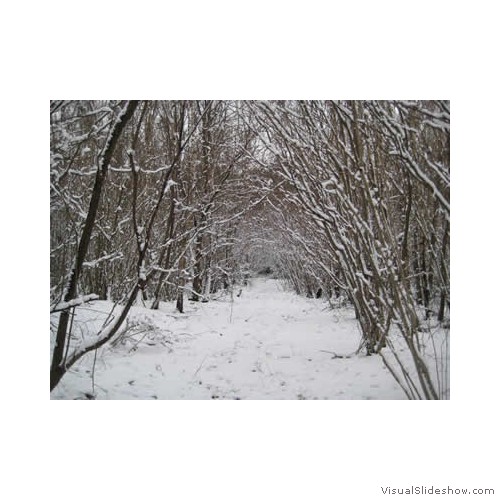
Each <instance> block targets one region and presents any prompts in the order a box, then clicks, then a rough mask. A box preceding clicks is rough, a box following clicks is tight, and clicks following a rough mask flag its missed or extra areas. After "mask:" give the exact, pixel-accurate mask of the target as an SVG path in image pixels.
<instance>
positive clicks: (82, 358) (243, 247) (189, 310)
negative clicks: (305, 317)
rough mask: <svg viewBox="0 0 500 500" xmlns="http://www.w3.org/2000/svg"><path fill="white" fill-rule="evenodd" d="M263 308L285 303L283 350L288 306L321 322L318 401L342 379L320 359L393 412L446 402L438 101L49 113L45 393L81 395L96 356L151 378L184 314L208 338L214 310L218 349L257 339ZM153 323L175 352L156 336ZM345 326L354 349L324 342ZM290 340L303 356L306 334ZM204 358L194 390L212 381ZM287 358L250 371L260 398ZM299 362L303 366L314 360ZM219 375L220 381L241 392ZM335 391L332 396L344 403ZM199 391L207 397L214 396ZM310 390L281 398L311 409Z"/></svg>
mask: <svg viewBox="0 0 500 500" xmlns="http://www.w3.org/2000/svg"><path fill="white" fill-rule="evenodd" d="M252 287H253V288H252ZM252 290H253V292H252ZM252 293H253V295H252ZM280 293H281V294H286V295H280V297H282V302H279V303H278V298H277V297H278V294H280ZM275 294H276V302H273V300H274V299H273V297H274V295H275ZM259 297H260V299H259ZM263 297H264V298H265V300H268V301H269V303H270V304H274V306H273V307H275V308H278V307H285V308H286V307H287V305H286V304H289V305H290V304H292V305H291V306H290V308H289V310H288V309H287V311H288V312H286V314H285V313H283V314H281V316H280V318H284V320H283V321H282V323H280V325H279V328H277V329H278V330H279V335H280V348H283V346H286V343H287V328H288V327H290V328H291V329H292V328H298V325H299V324H300V311H298V307H299V306H300V307H301V308H302V310H303V311H305V313H304V314H306V313H307V314H309V315H310V320H311V321H314V320H315V318H318V317H319V316H320V315H321V318H323V319H322V323H321V328H322V329H323V330H324V332H326V329H329V330H328V332H327V333H328V335H326V334H325V342H326V344H325V345H322V346H321V347H325V346H326V349H321V350H320V349H317V348H316V349H315V351H314V352H315V353H316V352H317V351H321V352H322V353H323V355H325V353H328V359H326V358H325V360H324V367H325V372H324V377H323V379H322V384H323V387H326V386H327V385H328V384H329V383H332V384H334V383H335V381H334V379H335V376H336V375H335V374H336V373H337V374H338V373H341V372H340V371H338V370H337V371H336V368H335V367H333V366H341V365H340V364H339V365H333V364H334V363H358V365H359V366H361V364H363V363H365V364H366V363H370V367H375V366H376V367H377V370H384V372H385V373H386V374H387V377H386V378H385V379H384V380H390V381H391V383H393V384H394V385H395V386H397V391H400V392H399V393H400V395H401V396H402V397H403V398H407V399H449V397H450V384H449V363H450V360H449V343H450V339H449V331H450V103H449V101H438V100H435V101H389V100H387V101H318V100H312V101H294V100H292V101H214V100H212V101H210V100H188V101H159V100H158V101H57V100H53V101H51V102H50V304H51V308H50V346H51V350H50V355H51V356H50V391H51V395H52V393H57V391H58V390H60V386H61V385H63V384H64V383H65V380H66V379H67V377H69V376H70V375H71V374H72V373H73V374H74V372H75V370H77V369H78V367H79V366H85V367H86V371H85V373H86V375H85V377H86V380H89V379H90V378H92V387H93V388H94V375H95V369H96V363H97V362H98V358H97V355H98V353H99V352H101V353H102V352H104V350H106V349H108V350H109V349H115V351H114V352H115V356H117V355H118V354H117V353H119V354H120V353H121V354H120V356H122V357H126V358H127V360H131V361H130V362H131V363H134V361H133V358H132V357H130V353H131V352H137V350H138V349H139V350H140V349H142V348H144V349H152V348H154V349H158V352H161V353H162V354H161V356H163V357H162V360H164V362H165V368H163V365H161V370H158V368H156V371H158V372H160V371H161V372H162V374H163V370H164V369H165V370H166V369H167V368H166V366H168V365H169V364H170V365H172V363H169V359H170V358H169V354H171V355H172V356H174V354H173V353H172V351H174V352H175V350H176V349H177V348H178V346H179V349H180V347H181V342H180V341H179V338H178V337H175V335H176V334H179V331H180V329H181V328H180V327H176V325H180V322H181V321H184V319H182V318H186V317H190V315H193V317H194V316H195V315H198V316H199V317H198V316H197V318H198V319H197V321H199V324H200V325H205V327H206V325H207V324H209V323H210V321H211V320H210V318H209V315H210V314H219V312H218V311H219V309H215V307H216V305H217V304H222V303H224V304H225V306H224V307H226V306H227V308H229V309H228V310H229V311H230V313H229V314H230V316H229V320H228V322H227V329H225V330H224V332H223V333H224V335H227V336H230V335H231V334H232V330H231V328H232V326H231V325H233V326H234V328H237V322H238V321H241V328H242V329H241V332H243V333H244V334H248V335H250V337H249V338H253V337H251V335H254V333H255V332H253V331H251V328H250V324H251V321H253V320H250V319H249V318H250V317H251V316H252V315H253V313H252V311H256V310H257V309H256V308H258V307H260V306H259V304H261V303H262V298H263ZM294 297H297V299H295V298H294ZM244 300H248V301H250V300H252V301H251V302H247V306H244V305H243V301H244ZM259 300H260V301H261V302H259ZM280 300H281V299H280ZM238 301H240V302H238ZM238 304H240V305H241V307H242V308H243V307H247V309H245V310H244V312H245V314H244V315H243V309H241V317H239V316H237V307H238ZM233 308H234V317H233ZM258 310H259V311H261V312H260V313H259V314H261V316H262V315H263V314H265V313H264V310H263V309H262V310H261V309H258ZM284 310H285V309H284ZM266 314H267V313H266ZM294 314H296V316H293V315H294ZM351 314H352V317H351V316H350V315H351ZM162 315H163V316H162ZM255 315H257V314H255ZM287 315H288V316H287ZM292 316H293V325H292V320H291V319H290V318H292ZM166 317H169V318H174V320H172V322H171V324H170V323H169V327H168V332H169V334H172V335H173V337H167V336H166V333H165V332H162V331H161V328H160V327H158V324H159V322H161V321H163V318H166ZM133 318H135V319H133ZM151 318H154V319H151ZM273 318H274V319H270V320H269V322H273V321H274V322H275V323H276V321H281V319H280V318H278V316H276V317H274V316H273ZM339 318H340V319H339ZM233 320H234V323H233ZM261 320H262V317H261ZM323 320H324V321H323ZM351 320H352V321H351ZM249 321H250V323H249ZM342 321H350V323H349V325H351V326H350V327H349V328H350V330H349V336H350V337H349V338H351V337H352V342H353V344H352V345H351V344H350V345H349V349H348V350H349V351H350V352H347V351H342V352H340V351H338V349H337V346H336V344H335V338H336V337H335V335H336V333H335V332H336V328H339V329H341V327H342V325H343V324H344V323H342ZM154 322H156V323H154ZM339 322H340V323H339ZM153 323H154V325H153ZM238 324H239V323H238ZM262 324H263V323H262ZM262 324H261V326H262ZM311 324H312V323H311ZM345 324H347V323H345ZM255 325H257V324H255ZM276 325H277V323H276ZM304 325H305V324H304ZM176 328H177V329H176ZM207 328H208V327H207ZM224 328H226V327H224ZM238 328H240V327H238ZM243 328H248V329H249V331H246V330H245V331H244V330H243ZM254 328H257V326H255V327H254ZM317 328H318V329H319V328H320V326H317ZM185 330H186V331H187V329H186V328H185ZM302 330H304V331H300V334H301V335H303V336H304V337H303V338H304V339H305V340H304V341H303V342H304V344H303V345H304V346H305V347H304V348H307V344H308V342H309V340H308V339H309V338H311V339H313V338H314V332H311V331H308V328H306V327H305V326H304V328H302ZM323 330H322V331H323ZM190 331H191V330H190ZM217 331H218V332H219V334H220V336H222V332H221V331H219V330H217ZM200 332H201V330H200ZM346 332H347V330H346ZM191 333H192V332H191ZM243 333H242V334H243ZM297 333H299V331H298V330H297ZM242 338H243V337H242ZM245 338H247V337H245ZM301 338H302V337H301ZM132 339H133V341H132ZM146 341H147V342H146ZM127 342H128V344H126V343H127ZM204 342H205V343H204V344H203V346H205V347H203V348H200V358H199V359H198V358H197V359H196V362H194V361H193V363H194V364H193V366H192V370H191V372H190V375H189V377H190V380H191V379H192V378H193V377H195V376H199V375H200V374H201V373H203V371H204V370H206V369H208V368H209V366H208V361H205V359H206V358H207V356H208V354H206V353H207V352H208V351H206V352H205V351H204V349H209V348H210V347H209V346H210V345H211V342H212V341H210V339H208V340H205V341H204ZM214 342H215V341H214ZM259 342H260V343H261V344H262V343H264V344H265V339H264V338H259ZM301 342H302V340H301ZM330 342H331V343H330ZM313 343H314V342H313V340H311V344H310V345H311V346H312V345H313ZM125 344H126V345H127V346H128V347H130V346H131V345H133V347H134V351H132V350H131V349H127V350H126V351H124V350H123V349H122V350H119V349H118V347H119V346H120V345H121V346H122V347H123V345H125ZM212 344H213V342H212ZM227 345H229V344H227ZM259 345H260V344H259ZM346 345H347V344H346ZM351 347H352V348H351ZM182 348H183V349H186V352H189V350H190V347H189V342H187V341H186V342H185V343H184V344H182ZM109 352H110V351H108V354H107V355H108V356H110V354H109ZM155 352H156V351H155ZM191 352H193V351H192V350H191ZM255 352H256V351H255ZM307 352H309V351H307ZM311 352H312V351H311ZM252 355H253V354H248V359H249V358H250V357H251V356H252ZM294 355H295V354H292V355H290V354H286V355H285V354H283V352H281V351H280V353H279V356H278V355H277V356H276V357H275V358H276V359H274V361H275V364H273V365H271V364H268V365H265V364H264V363H260V362H259V363H258V364H257V365H256V366H257V368H254V369H252V370H248V371H249V374H251V373H252V372H255V371H256V373H257V374H258V375H259V376H261V378H260V382H259V383H260V384H261V385H262V387H263V390H267V389H266V388H267V386H266V384H267V383H268V379H269V377H267V378H266V373H269V374H274V375H275V374H278V373H285V368H283V367H284V363H285V362H287V361H289V356H292V357H293V356H294ZM271 358H272V352H269V353H268V357H267V358H266V359H267V361H266V363H267V362H268V361H269V363H271V362H272V359H271ZM278 358H279V359H278ZM99 359H100V360H101V364H102V363H104V361H103V360H102V358H99ZM138 359H139V358H138ZM172 359H173V358H172ZM259 359H260V358H259ZM299 361H300V363H302V361H303V360H302V359H301V360H299ZM139 362H140V361H139V360H137V361H136V363H139ZM228 362H229V363H232V359H229V360H228ZM308 362H309V365H308V364H307V363H308ZM321 362H322V363H323V361H321ZM82 363H83V365H82ZM304 363H305V364H304V366H312V367H314V363H315V358H314V357H313V354H311V355H309V354H308V355H307V356H305V361H304ZM104 364H105V363H104ZM358 365H356V366H358ZM155 366H156V367H158V366H159V365H158V363H156V365H155ZM213 366H216V364H214V365H213ZM252 366H254V365H252ZM264 366H268V367H269V371H268V372H266V371H265V369H266V370H267V368H264ZM295 366H298V365H295ZM300 366H303V365H300ZM322 366H323V365H322ZM342 366H346V367H347V366H348V365H347V364H344V365H342ZM349 366H353V367H354V366H355V365H354V364H352V365H349ZM363 366H366V365H363ZM89 367H90V368H89ZM328 367H330V368H328ZM184 368H185V367H184ZM103 369H104V368H103ZM195 369H196V370H195ZM330 369H331V372H328V370H330ZM353 369H354V368H353ZM214 370H215V371H216V369H215V368H214ZM280 370H281V371H280ZM108 371H109V370H108ZM292 371H293V370H292ZM292 371H288V372H286V373H288V374H290V373H292ZM310 371H314V370H313V368H311V369H310V370H309V369H307V370H306V369H305V368H304V373H306V372H307V373H309V372H310ZM231 373H232V375H230V376H228V377H227V378H228V380H227V383H228V384H229V383H231V384H232V387H233V386H236V385H238V384H240V383H241V384H243V383H244V382H243V381H242V382H238V380H239V379H238V380H237V377H236V372H231ZM328 373H331V379H332V380H331V381H329V378H328ZM353 373H354V372H353ZM356 373H358V372H356ZM377 373H378V372H377ZM238 375H240V374H238ZM116 376H117V377H118V379H120V376H119V374H118V375H116ZM208 376H209V374H208V373H207V377H208ZM229 379H231V380H229ZM162 380H163V379H162ZM164 380H165V382H164V383H165V384H167V383H168V380H169V379H168V377H164ZM242 380H243V379H242ZM269 380H270V379H269ZM276 380H277V379H276ZM304 380H305V379H304ZM348 380H351V379H350V378H349V377H347V378H345V379H343V380H342V382H341V381H340V380H339V381H338V382H337V386H338V387H340V386H341V385H345V386H346V387H345V390H342V391H341V392H342V394H344V397H345V398H356V397H357V396H356V395H355V394H354V393H349V389H348V387H347V385H348V383H347V382H346V381H348ZM202 382H203V381H202V380H201V379H200V380H199V385H200V386H201V385H202ZM133 383H135V381H130V380H128V379H123V380H120V384H123V385H125V386H127V384H128V385H133ZM214 383H215V382H213V383H212V390H211V392H210V391H208V392H207V397H212V399H218V398H226V397H228V396H227V394H228V393H227V392H226V393H224V392H219V393H217V394H219V395H215V396H214V392H213V387H214V386H213V384H214ZM269 383H270V382H269ZM285 384H289V379H288V378H286V377H285V376H284V375H283V376H282V378H281V379H280V382H279V383H278V382H276V391H277V390H278V389H279V390H281V388H282V387H285ZM306 389H307V388H306ZM306 389H304V388H303V387H302V388H297V390H295V388H294V390H293V391H294V392H293V391H292V392H289V393H288V392H286V393H285V392H284V393H282V394H283V396H282V397H283V398H287V399H288V398H292V397H293V398H296V399H308V396H307V394H305V390H306ZM273 390H274V389H273ZM276 391H274V392H272V391H271V390H270V391H269V392H266V393H265V394H268V396H267V397H268V398H276V397H277V396H276V394H278V392H276ZM70 392H71V391H70ZM70 392H68V394H70ZM90 392H91V394H89V395H88V399H93V398H94V397H95V391H93V392H92V391H90ZM339 393H340V392H339ZM165 394H166V393H165ZM190 394H191V395H190ZM197 394H198V393H186V395H185V396H184V397H186V398H190V397H191V398H197V397H198V396H197ZM234 394H236V393H234ZM263 394H264V393H263ZM311 394H312V393H311ZM318 394H323V393H318ZM325 394H326V393H325ZM329 394H330V393H329ZM384 394H385V393H384ZM391 394H392V393H391ZM75 395H76V394H73V393H72V394H71V395H66V393H64V394H63V395H62V396H59V397H60V398H62V399H64V398H66V397H67V398H73V396H75ZM210 395H211V396H210ZM51 397H52V396H51ZM164 397H167V396H164ZM170 397H172V398H175V397H176V396H170ZM259 397H261V393H257V392H248V393H241V394H240V393H238V397H234V398H233V399H244V398H246V399H252V398H255V399H257V398H259ZM262 397H263V396H262ZM325 397H326V396H325ZM333 397H335V396H334V395H333V393H332V394H331V395H330V396H328V398H333ZM375 397H377V398H383V397H392V396H387V395H386V396H383V395H379V396H375ZM155 398H158V397H157V395H156V396H155ZM199 398H200V399H201V398H202V397H201V396H199ZM159 399H161V397H160V398H159Z"/></svg>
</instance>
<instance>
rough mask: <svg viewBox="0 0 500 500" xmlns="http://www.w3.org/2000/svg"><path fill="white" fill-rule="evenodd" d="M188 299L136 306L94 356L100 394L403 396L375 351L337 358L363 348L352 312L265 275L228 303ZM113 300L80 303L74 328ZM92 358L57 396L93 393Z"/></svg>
mask: <svg viewBox="0 0 500 500" xmlns="http://www.w3.org/2000/svg"><path fill="white" fill-rule="evenodd" d="M237 291H238V290H237ZM185 304H186V311H185V313H184V314H179V313H178V312H176V311H175V309H174V307H175V306H174V305H173V304H172V303H162V304H161V305H160V310H158V311H151V310H149V309H146V308H144V307H134V308H133V309H132V311H131V313H130V318H129V320H128V327H129V330H128V332H127V333H126V335H127V334H128V335H129V336H128V337H127V338H125V337H124V338H123V339H122V342H116V343H114V345H112V346H110V345H108V346H105V347H103V348H101V349H100V350H99V351H98V353H97V357H96V363H95V373H94V382H95V386H94V387H95V397H96V399H253V400H255V399H406V398H405V395H404V393H403V391H402V390H401V389H400V387H399V386H398V385H397V383H396V381H395V380H394V379H393V378H392V376H391V375H390V374H389V372H388V371H387V369H386V368H385V367H384V366H383V362H382V360H381V358H380V357H379V356H370V357H366V356H365V355H364V354H359V355H357V356H356V355H353V356H351V357H349V358H338V357H334V356H333V355H332V353H337V354H352V353H354V352H355V351H356V349H357V348H358V345H359V340H360V334H359V331H358V326H357V322H356V320H355V318H354V312H353V310H352V309H337V310H333V311H332V310H331V309H330V308H329V307H328V304H327V303H325V302H324V301H322V300H315V299H307V298H304V297H299V296H297V295H295V294H294V293H292V292H288V291H284V290H283V289H282V287H281V286H280V282H279V281H278V280H274V279H266V278H255V279H253V280H252V281H251V282H250V284H249V286H248V287H244V288H243V289H242V293H241V296H240V297H237V296H236V294H235V295H234V296H233V299H232V300H231V297H230V296H229V295H226V296H223V297H220V298H219V299H218V300H213V301H210V302H206V303H194V302H189V301H186V302H185ZM109 307H110V303H109V302H103V301H99V302H94V303H92V304H90V305H89V306H88V307H87V308H86V309H83V308H82V311H81V312H79V317H78V319H79V321H77V322H76V326H77V328H76V330H78V331H79V332H80V334H81V333H82V332H83V333H85V331H86V330H87V331H88V330H89V329H91V328H92V324H93V323H92V321H91V320H92V318H94V317H99V318H100V317H102V316H103V312H104V311H106V310H109ZM99 315H100V316H99ZM77 333H78V332H77ZM130 334H133V336H130ZM93 363H94V354H93V353H91V354H88V355H86V356H85V357H84V358H83V359H82V360H80V362H79V363H78V364H77V365H75V366H74V367H73V368H72V369H71V371H70V372H69V373H67V374H66V375H65V376H64V378H63V379H62V381H61V382H60V384H59V385H58V387H56V389H55V390H54V391H53V392H52V393H51V398H52V399H83V398H85V395H84V394H86V393H87V394H89V393H92V380H91V373H92V367H93Z"/></svg>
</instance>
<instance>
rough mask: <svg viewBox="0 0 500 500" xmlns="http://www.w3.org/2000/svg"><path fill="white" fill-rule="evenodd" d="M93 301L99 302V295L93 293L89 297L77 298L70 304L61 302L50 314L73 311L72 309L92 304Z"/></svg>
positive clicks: (69, 302)
mask: <svg viewBox="0 0 500 500" xmlns="http://www.w3.org/2000/svg"><path fill="white" fill-rule="evenodd" d="M92 300H99V295H97V294H95V293H91V294H89V295H82V296H81V297H77V298H76V299H73V300H70V301H68V302H59V304H56V305H55V306H54V307H53V308H52V309H51V310H50V313H51V314H52V313H55V312H60V311H65V310H67V309H71V308H72V307H78V306H81V305H82V304H85V303H87V302H90V301H92Z"/></svg>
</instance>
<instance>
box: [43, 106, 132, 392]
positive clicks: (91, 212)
mask: <svg viewBox="0 0 500 500" xmlns="http://www.w3.org/2000/svg"><path fill="white" fill-rule="evenodd" d="M138 103H139V101H130V102H129V103H128V104H127V106H126V108H125V111H124V112H123V113H122V114H121V115H120V116H119V117H118V118H117V120H116V122H115V125H114V128H113V130H112V132H111V136H110V139H109V141H108V143H107V144H106V147H105V148H104V152H103V154H102V157H101V160H100V164H99V168H98V169H97V173H96V177H95V182H94V188H93V190H92V197H91V199H90V205H89V209H88V211H87V218H86V220H85V225H84V227H83V232H82V235H81V237H80V241H79V244H78V250H77V254H76V257H75V264H74V266H73V270H72V271H71V275H70V279H69V284H68V288H67V292H66V295H65V297H64V301H65V302H69V301H70V300H73V299H74V298H76V296H77V290H78V282H79V279H80V274H81V271H82V266H83V263H84V261H85V257H86V255H87V251H88V248H89V245H90V239H91V236H92V231H93V229H94V224H95V220H96V217H97V210H98V208H99V204H100V201H101V194H102V190H103V188H104V183H105V181H106V174H107V172H108V168H109V164H110V162H111V158H112V156H113V153H114V150H115V147H116V144H117V143H118V139H119V138H120V136H121V134H122V132H123V130H124V128H125V126H126V125H127V122H128V121H129V120H130V119H131V118H132V116H133V114H134V111H135V109H136V108H137V105H138ZM69 316H70V311H69V310H67V311H63V312H61V315H60V316H59V323H58V326H57V334H56V342H55V346H54V351H53V353H52V363H51V367H50V390H51V391H52V389H53V388H54V387H55V386H56V385H57V384H58V383H59V381H60V380H61V378H62V376H63V375H64V373H65V368H64V366H62V365H63V362H64V351H65V346H66V339H67V336H68V333H69V332H68V324H69Z"/></svg>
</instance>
